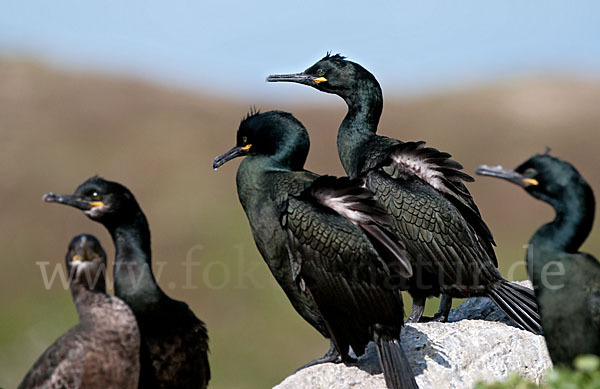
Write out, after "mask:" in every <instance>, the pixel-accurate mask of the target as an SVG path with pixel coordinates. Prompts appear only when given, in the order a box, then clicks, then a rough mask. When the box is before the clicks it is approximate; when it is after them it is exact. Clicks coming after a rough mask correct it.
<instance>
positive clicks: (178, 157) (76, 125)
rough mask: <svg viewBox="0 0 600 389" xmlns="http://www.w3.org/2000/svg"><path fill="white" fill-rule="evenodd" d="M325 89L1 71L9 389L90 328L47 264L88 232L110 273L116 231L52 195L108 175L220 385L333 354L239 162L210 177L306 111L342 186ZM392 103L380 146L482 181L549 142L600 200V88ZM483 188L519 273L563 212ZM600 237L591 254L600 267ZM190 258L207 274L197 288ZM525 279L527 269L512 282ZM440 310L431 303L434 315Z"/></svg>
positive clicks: (1, 333) (321, 166)
mask: <svg viewBox="0 0 600 389" xmlns="http://www.w3.org/2000/svg"><path fill="white" fill-rule="evenodd" d="M290 70H300V69H290ZM272 87H273V89H276V88H279V85H273V86H272ZM295 87H296V88H298V89H301V88H304V87H302V86H295ZM289 91H292V89H289ZM311 92H313V93H314V94H313V95H311V94H307V95H306V96H308V97H309V98H306V99H303V100H302V102H291V101H283V102H279V103H277V102H275V101H267V100H264V99H263V101H261V100H256V99H251V98H241V97H237V98H236V97H231V96H226V95H219V96H215V94H214V93H208V92H206V93H203V92H200V91H195V92H192V91H189V90H187V91H186V90H183V89H177V88H175V87H172V86H171V87H169V86H165V85H160V84H153V83H150V82H148V81H143V80H141V79H134V78H127V77H124V76H121V77H117V76H106V75H102V74H99V73H92V72H84V71H76V70H73V69H67V68H60V67H55V66H50V65H45V64H43V63H40V62H37V61H31V60H19V59H14V58H13V59H3V60H0V178H1V179H0V207H1V209H2V211H1V219H0V255H1V258H0V296H1V300H0V350H1V352H0V387H6V388H12V387H15V386H16V385H17V384H18V382H19V381H20V380H21V378H22V377H23V375H24V374H25V372H26V371H27V370H28V369H29V367H30V366H31V364H32V363H33V361H34V360H35V359H36V358H37V356H38V355H39V354H40V353H41V352H42V351H43V350H44V349H45V348H46V347H47V346H48V345H49V344H50V343H51V342H53V341H54V340H55V339H56V338H57V337H58V336H59V335H60V334H62V333H63V332H64V331H66V330H67V329H68V328H70V327H71V326H72V325H73V324H75V323H76V322H77V316H76V311H75V309H74V307H73V304H72V301H71V296H70V293H69V291H68V290H65V289H63V287H62V286H61V283H60V282H59V281H58V279H57V280H55V282H54V283H53V284H52V287H51V288H49V289H46V288H45V287H44V282H43V278H42V272H41V268H40V266H39V265H38V264H37V262H40V261H45V262H49V265H47V271H48V272H49V273H50V274H51V272H52V271H53V269H54V267H55V265H56V264H59V265H60V266H61V267H62V266H64V265H63V261H64V253H65V251H66V247H67V244H68V242H69V240H70V239H71V237H72V236H74V235H75V234H79V233H82V232H89V233H92V234H95V235H96V236H98V237H99V238H100V240H101V241H102V243H103V245H104V247H105V249H106V251H107V253H108V254H109V257H110V258H111V264H112V257H113V255H114V248H113V245H112V242H111V240H110V237H109V235H108V234H107V233H106V232H105V230H104V228H103V227H101V226H100V225H98V224H96V223H94V222H92V221H89V220H88V219H87V218H86V217H85V216H84V215H83V214H82V213H81V212H79V211H77V210H74V209H71V208H68V207H64V206H59V205H51V204H45V203H43V202H42V201H41V197H42V194H44V193H45V192H48V191H54V192H58V193H69V192H72V191H73V190H74V189H75V188H76V187H77V185H79V184H80V183H81V182H82V181H84V180H85V179H86V178H87V177H89V176H91V175H94V174H99V175H101V176H103V177H105V178H108V179H111V180H115V181H119V182H121V183H123V184H125V185H126V186H128V187H129V188H130V189H131V190H132V191H133V193H134V194H135V195H136V197H137V199H138V201H139V203H140V204H141V206H142V208H143V210H144V211H145V213H146V215H147V217H148V219H149V222H150V226H151V231H152V243H153V245H152V247H153V257H154V265H155V266H154V268H155V270H156V269H157V268H158V266H159V265H160V266H164V268H163V269H164V270H163V272H162V274H161V276H160V280H159V283H160V285H161V286H162V288H163V289H164V290H165V291H166V292H167V293H168V294H169V295H170V296H172V297H174V298H177V299H181V300H184V301H186V302H188V303H189V304H190V306H191V308H192V309H193V310H194V312H195V313H196V314H197V316H198V317H200V318H201V319H202V320H204V321H205V322H206V323H207V325H208V329H209V335H210V345H211V366H212V371H213V378H212V380H211V387H212V388H265V387H269V386H272V385H274V384H276V383H278V382H279V381H281V380H282V379H283V378H285V377H286V376H287V375H289V374H291V373H292V372H293V371H294V370H295V369H296V368H297V367H298V366H300V365H302V364H304V363H305V362H307V361H308V360H310V359H312V358H315V357H318V356H321V355H322V354H323V353H324V352H325V351H326V349H327V346H328V343H327V342H326V341H324V340H323V339H322V338H321V337H320V336H319V335H318V333H316V332H315V331H314V330H312V328H311V327H309V326H308V325H307V324H306V323H304V322H303V320H302V319H301V318H300V317H299V316H298V315H297V314H296V313H295V312H294V311H293V310H292V308H291V306H290V304H289V303H288V302H287V299H286V298H285V297H284V295H283V293H282V292H281V291H280V290H279V288H278V287H277V286H276V285H275V283H274V281H273V280H272V278H271V276H270V273H269V272H268V269H267V267H266V266H265V265H264V263H263V261H262V258H260V256H259V254H258V252H257V250H256V249H255V247H254V242H253V241H252V237H251V233H250V230H249V228H248V224H247V220H246V217H245V215H244V213H243V211H242V208H241V206H240V205H239V202H238V200H237V194H236V188H235V173H236V168H237V165H238V162H232V163H230V164H227V165H225V166H224V167H222V168H221V169H219V171H218V172H214V171H213V170H212V168H211V162H212V159H213V158H214V157H215V156H216V155H218V154H220V153H222V152H223V151H226V150H228V149H229V148H230V147H231V146H233V144H234V140H235V132H236V130H237V126H238V124H239V121H240V119H241V117H242V116H243V115H244V114H245V113H246V111H247V110H248V108H249V107H250V106H251V105H256V107H257V108H260V109H262V110H269V109H282V110H287V111H291V112H293V113H294V114H295V115H296V116H297V117H298V118H299V119H300V120H301V121H302V122H303V123H304V124H305V126H306V127H307V128H308V130H309V132H310V135H311V141H312V148H311V152H310V155H309V160H308V165H307V168H308V169H310V170H313V171H316V172H318V173H329V174H338V175H339V174H342V173H343V171H342V169H341V166H340V163H339V161H338V157H337V152H336V151H335V136H336V129H337V126H338V124H339V122H340V121H341V120H342V118H343V116H344V114H345V112H346V108H345V105H344V103H343V102H342V101H341V99H339V98H337V97H335V96H325V97H323V96H320V95H319V92H317V91H311ZM313 96H314V99H313V98H312V97H313ZM384 97H385V106H384V112H383V117H382V123H381V125H380V133H381V134H384V135H388V136H392V137H396V138H399V139H403V140H427V142H428V144H429V145H432V146H434V147H437V148H439V149H442V150H445V151H449V152H450V153H451V154H453V156H454V157H455V158H456V159H457V160H458V161H460V162H461V163H463V165H464V166H465V169H466V171H467V172H469V173H472V172H473V170H474V168H475V167H476V166H477V165H478V164H481V163H492V164H497V163H500V164H503V165H505V166H510V167H513V166H516V165H517V164H519V163H520V162H522V161H524V160H525V159H527V158H528V157H530V156H531V155H532V154H534V153H540V152H543V151H544V150H545V148H546V146H549V147H551V148H552V154H553V155H556V156H558V157H561V158H563V159H566V160H568V161H570V162H572V163H573V164H574V165H575V166H576V167H577V168H578V169H579V171H580V172H581V173H582V175H583V176H584V177H585V178H586V179H587V180H588V181H589V182H590V184H591V185H592V187H593V188H594V190H595V192H596V193H600V184H599V182H600V169H599V165H598V148H599V147H600V109H598V102H599V101H600V81H598V79H594V78H584V77H582V78H576V77H539V78H536V77H524V78H509V79H506V80H505V81H497V82H494V83H486V84H479V85H473V84H471V85H470V86H464V87H456V88H452V89H444V90H440V91H439V92H436V93H432V92H429V93H426V94H421V95H413V96H412V97H407V96H403V95H401V94H398V93H395V91H394V90H389V89H386V88H385V85H384ZM469 188H470V189H471V191H472V193H473V195H474V197H475V200H476V202H477V204H478V205H479V207H480V209H481V211H482V213H483V216H484V218H485V220H486V221H487V222H488V224H489V225H490V227H491V228H492V231H493V232H494V234H495V237H496V241H497V243H498V249H497V253H498V256H499V261H500V268H501V271H502V272H503V274H504V275H505V276H506V275H507V272H508V270H509V268H510V267H511V265H512V264H513V263H514V262H516V261H521V260H522V259H523V257H524V249H523V245H524V244H526V243H527V241H528V240H529V237H530V236H531V234H532V233H533V232H534V231H535V229H536V228H537V227H539V226H540V225H541V224H542V223H544V222H546V221H549V220H551V218H552V216H553V214H552V211H551V209H550V208H549V207H548V206H546V205H545V204H542V203H540V202H538V201H536V200H534V199H533V198H531V197H529V196H528V195H527V194H525V193H524V191H522V190H521V189H519V188H517V187H515V186H513V185H510V184H508V183H505V182H500V181H496V180H492V179H481V178H477V180H476V182H475V183H473V184H470V185H469ZM599 231H600V230H599V229H598V228H596V229H594V231H593V232H592V235H591V237H590V238H589V239H588V241H587V242H586V244H585V245H584V247H583V249H584V250H586V251H589V252H592V253H594V254H595V255H596V256H598V255H599V254H600V232H599ZM187 256H191V257H190V258H191V259H192V260H193V261H194V262H198V263H199V265H195V266H194V267H193V268H192V271H191V273H188V275H187V277H191V278H189V279H188V278H186V272H185V267H184V266H183V265H182V262H184V261H185V260H186V257H187ZM161 264H162V265H161ZM525 277H526V275H525V272H524V268H523V267H519V268H518V269H517V271H516V272H515V273H514V274H513V278H516V279H523V278H525ZM190 280H191V285H193V288H187V289H186V288H185V286H190V284H189V283H188V281H190ZM407 305H409V304H407ZM409 306H410V305H409ZM436 308H437V306H436V303H434V302H429V304H428V313H429V314H431V313H432V312H434V311H435V310H436Z"/></svg>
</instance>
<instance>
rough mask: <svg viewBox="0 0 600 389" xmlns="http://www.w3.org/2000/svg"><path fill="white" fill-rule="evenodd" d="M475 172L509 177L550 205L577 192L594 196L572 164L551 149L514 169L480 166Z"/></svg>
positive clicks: (579, 194)
mask: <svg viewBox="0 0 600 389" xmlns="http://www.w3.org/2000/svg"><path fill="white" fill-rule="evenodd" d="M475 173H476V174H479V175H482V176H490V177H497V178H502V179H505V180H508V181H510V182H512V183H513V184H517V185H519V186H521V187H523V188H524V189H525V190H526V191H527V192H528V193H529V194H530V195H532V196H533V197H536V198H538V199H540V200H542V201H545V202H548V203H551V204H556V203H557V202H559V201H564V200H566V199H567V198H568V197H569V196H571V195H573V194H575V193H577V194H576V196H593V194H592V193H591V188H590V187H589V185H588V184H587V182H586V181H585V180H584V179H583V177H581V175H580V174H579V172H578V171H577V169H575V167H573V165H571V164H570V163H568V162H566V161H562V160H560V159H558V158H556V157H553V156H551V155H550V154H549V153H548V152H546V154H538V155H535V156H533V157H531V158H529V159H528V160H527V161H525V162H523V163H522V164H520V165H519V166H517V167H516V168H515V169H514V170H511V169H504V168H502V166H487V165H481V166H480V167H478V168H477V170H475ZM582 190H583V191H582Z"/></svg>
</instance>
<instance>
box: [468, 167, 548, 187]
mask: <svg viewBox="0 0 600 389" xmlns="http://www.w3.org/2000/svg"><path fill="white" fill-rule="evenodd" d="M475 174H478V175H480V176H489V177H496V178H502V179H505V180H507V181H510V182H512V183H513V184H517V185H519V186H521V187H523V188H526V187H528V186H531V185H538V184H539V182H538V181H537V180H536V179H535V178H527V177H525V176H523V175H522V174H520V173H517V172H516V171H514V170H512V169H504V168H503V167H502V166H500V165H498V166H488V165H481V166H479V167H478V168H477V169H475Z"/></svg>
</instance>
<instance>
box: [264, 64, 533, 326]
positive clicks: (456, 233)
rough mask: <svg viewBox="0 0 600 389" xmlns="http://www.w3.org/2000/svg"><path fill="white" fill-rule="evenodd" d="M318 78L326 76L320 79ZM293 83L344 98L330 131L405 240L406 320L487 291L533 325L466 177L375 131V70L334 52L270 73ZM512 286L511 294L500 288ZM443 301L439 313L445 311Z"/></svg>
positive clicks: (416, 145)
mask: <svg viewBox="0 0 600 389" xmlns="http://www.w3.org/2000/svg"><path fill="white" fill-rule="evenodd" d="M318 77H322V78H324V79H326V81H323V80H319V82H316V81H314V80H316V79H317V78H318ZM267 80H268V81H287V82H298V83H301V84H306V85H309V86H312V87H314V88H316V89H318V90H320V91H323V92H326V93H332V94H336V95H338V96H340V97H341V98H343V99H344V101H345V102H346V104H347V106H348V112H347V114H346V116H345V117H344V120H343V121H342V123H341V125H340V127H339V130H338V136H337V148H338V153H339V156H340V160H341V162H342V165H343V167H344V170H345V171H346V173H347V174H348V176H349V177H351V178H361V179H364V180H365V182H366V187H367V188H368V189H369V190H371V191H372V192H373V193H374V194H375V196H376V197H377V198H378V199H379V200H380V201H381V203H382V205H383V206H384V207H385V208H386V209H387V211H388V212H389V213H390V214H391V215H393V216H394V218H395V223H394V227H395V228H394V231H393V232H394V233H395V234H396V235H397V236H398V237H399V238H400V240H401V241H402V242H403V243H404V245H405V246H406V250H407V251H408V253H409V255H410V260H411V263H412V265H413V267H414V268H415V269H416V270H415V275H414V276H413V278H412V280H411V288H410V289H409V292H410V293H411V295H412V296H413V297H414V298H415V299H414V301H415V306H414V307H413V314H412V315H411V318H409V320H415V321H416V320H419V318H420V317H421V314H422V310H423V307H424V299H425V298H426V297H429V296H435V295H439V294H440V293H444V294H446V295H447V296H452V297H471V296H484V295H488V296H490V297H491V298H492V299H494V301H495V302H497V303H498V304H499V305H500V307H501V308H502V309H503V310H505V312H506V313H507V314H509V316H511V317H512V318H513V319H514V320H515V321H517V323H518V324H519V325H521V326H522V327H523V328H526V329H529V330H531V331H534V332H537V331H539V328H540V327H539V317H538V315H537V313H535V309H533V311H531V309H530V308H531V307H535V300H534V297H533V293H532V292H531V291H527V290H523V289H519V288H514V287H513V286H510V285H508V283H507V282H506V281H505V280H503V279H502V276H501V275H500V273H499V272H498V271H497V270H496V266H497V259H496V255H495V253H494V249H493V245H494V240H493V237H492V234H491V232H490V230H489V229H488V227H487V226H486V224H485V222H484V221H483V219H482V218H481V215H480V213H479V210H478V209H477V206H476V205H475V202H474V201H473V199H472V197H471V195H470V193H469V191H468V189H467V187H466V186H465V185H464V182H465V181H467V182H468V181H472V178H471V177H470V176H468V175H467V174H465V173H463V172H461V171H460V170H461V169H462V166H461V165H460V164H459V163H457V162H455V161H453V160H451V159H449V158H450V154H448V153H444V152H440V151H438V150H435V149H433V148H428V147H425V145H424V142H401V141H399V140H396V139H392V138H388V137H385V136H380V135H377V134H376V132H377V126H378V123H379V119H380V117H381V113H382V110H383V96H382V92H381V88H380V86H379V83H378V82H377V80H376V79H375V77H374V76H373V75H372V74H371V73H370V72H368V71H367V70H366V69H365V68H363V67H362V66H360V65H359V64H357V63H354V62H351V61H348V60H346V59H344V58H343V57H341V56H338V55H334V56H330V55H328V56H326V57H325V58H323V59H321V60H320V61H318V62H317V63H315V64H314V65H313V66H311V67H309V68H308V69H307V70H305V71H304V72H302V73H299V74H295V75H282V76H269V78H268V79H267ZM506 289H511V290H516V291H515V293H516V294H517V296H513V295H511V294H510V293H504V292H506ZM449 308H450V305H449V304H447V305H445V307H444V312H441V316H440V317H441V319H442V320H444V319H446V318H447V314H448V311H449Z"/></svg>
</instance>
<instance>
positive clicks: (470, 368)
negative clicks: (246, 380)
mask: <svg viewBox="0 0 600 389" xmlns="http://www.w3.org/2000/svg"><path fill="white" fill-rule="evenodd" d="M528 286H530V284H529V285H528ZM402 346H403V348H404V351H405V352H406V354H407V356H408V359H409V361H410V364H411V367H412V369H413V372H414V373H415V376H416V380H417V384H418V385H419V387H420V388H421V389H425V388H435V389H438V388H449V389H454V388H471V387H472V386H473V385H474V384H475V383H476V382H478V381H487V382H492V381H497V380H503V379H506V378H507V377H508V374H509V373H511V372H517V373H519V374H520V375H521V376H523V377H525V378H527V379H528V380H531V381H535V382H540V381H541V379H542V377H543V375H544V372H545V371H546V370H547V369H549V368H550V367H551V366H552V362H551V361H550V357H549V356H548V351H547V349H546V344H545V342H544V338H543V337H542V336H540V335H534V334H532V333H530V332H527V331H523V330H520V329H518V328H516V326H515V325H514V323H512V322H511V320H510V319H509V318H508V317H507V316H506V315H505V314H504V313H503V312H502V311H500V310H499V309H498V308H497V307H496V306H495V304H494V303H493V302H492V301H491V300H490V299H489V298H487V297H477V298H471V299H469V300H467V301H466V302H464V303H463V304H461V305H460V306H458V307H457V308H456V309H453V310H452V312H451V313H450V319H449V322H448V323H418V324H408V325H406V327H405V328H404V330H403V331H402ZM275 388H276V389H293V388H294V389H295V388H306V389H317V388H327V389H346V388H353V389H379V388H381V389H385V388H386V386H385V381H384V379H383V374H381V369H380V367H379V363H378V359H377V351H376V350H375V347H374V346H373V344H369V346H368V348H367V352H366V353H365V354H364V355H363V356H361V358H360V359H359V362H358V363H357V365H356V366H346V365H344V364H341V363H340V364H333V363H327V364H322V365H317V366H313V367H310V368H307V369H303V370H301V371H299V372H297V373H296V374H294V375H291V376H289V377H288V378H286V379H285V380H284V381H283V382H281V384H279V385H277V386H276V387H275Z"/></svg>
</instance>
